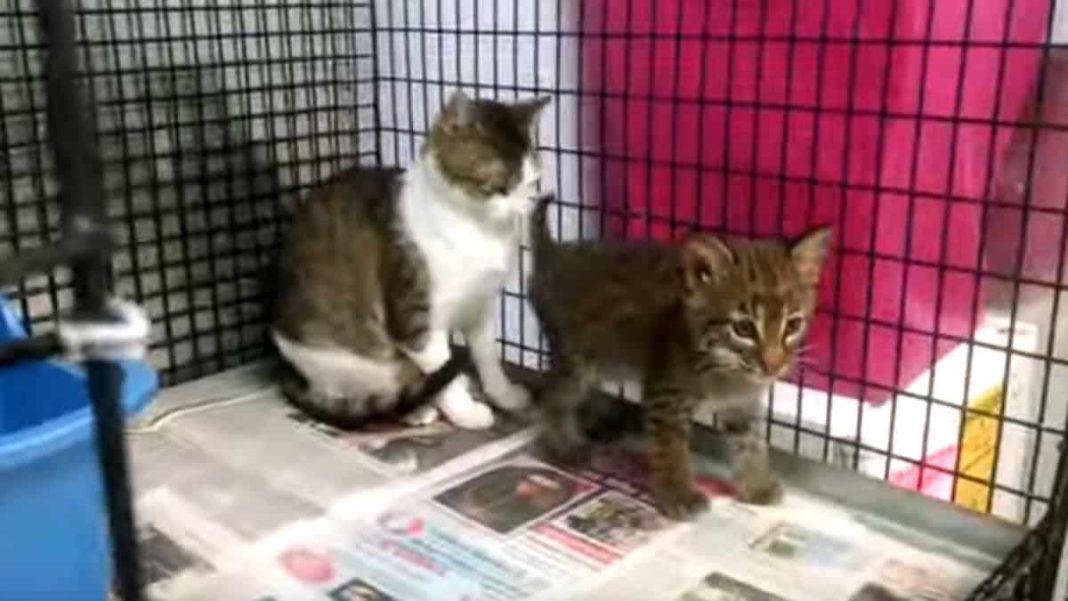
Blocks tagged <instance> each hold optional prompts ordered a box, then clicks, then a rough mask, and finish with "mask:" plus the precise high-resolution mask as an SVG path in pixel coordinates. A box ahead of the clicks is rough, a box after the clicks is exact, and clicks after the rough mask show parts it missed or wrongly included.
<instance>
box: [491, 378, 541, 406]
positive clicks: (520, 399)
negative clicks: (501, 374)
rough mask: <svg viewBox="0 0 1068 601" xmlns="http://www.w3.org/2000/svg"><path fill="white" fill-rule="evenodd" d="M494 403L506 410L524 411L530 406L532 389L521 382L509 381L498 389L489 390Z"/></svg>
mask: <svg viewBox="0 0 1068 601" xmlns="http://www.w3.org/2000/svg"><path fill="white" fill-rule="evenodd" d="M486 394H488V395H489V396H490V398H491V399H493V403H494V404H495V405H497V406H498V407H500V408H501V409H504V410H505V411H512V412H517V411H522V410H524V409H526V408H528V407H530V400H531V395H530V391H529V390H527V389H526V388H525V387H523V386H520V385H519V384H514V383H512V382H508V383H507V385H506V386H503V387H501V388H499V389H497V390H487V391H486Z"/></svg>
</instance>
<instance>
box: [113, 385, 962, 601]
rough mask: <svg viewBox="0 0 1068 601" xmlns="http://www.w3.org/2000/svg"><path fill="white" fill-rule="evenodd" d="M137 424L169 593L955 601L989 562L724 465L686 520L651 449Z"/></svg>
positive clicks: (507, 437) (310, 428)
mask: <svg viewBox="0 0 1068 601" xmlns="http://www.w3.org/2000/svg"><path fill="white" fill-rule="evenodd" d="M160 416H164V417H163V418H162V419H161V418H160ZM135 431H136V432H137V436H135V437H134V438H133V442H132V445H131V446H132V450H133V455H134V462H135V468H136V469H135V476H136V483H137V485H138V490H139V498H138V509H139V518H140V521H141V529H140V533H141V539H142V546H143V547H144V549H145V552H144V555H145V557H144V560H143V561H144V564H145V571H146V574H147V575H148V576H149V589H148V590H149V595H150V596H151V598H152V599H156V600H158V601H190V600H204V601H229V600H233V601H269V600H274V601H282V600H297V601H301V600H309V601H310V600H332V601H337V600H342V601H348V600H368V599H372V600H383V601H388V600H396V601H421V600H424V599H425V600H432V601H451V600H456V601H463V600H468V601H475V600H485V601H518V600H525V599H531V600H535V601H548V600H558V599H559V600H566V599H581V600H586V599H589V600H598V599H605V600H608V599H611V600H613V601H615V600H626V599H634V600H635V601H638V600H641V601H657V600H661V599H662V600H663V601H725V600H732V601H838V600H841V601H874V600H890V601H896V600H926V601H942V600H945V601H951V600H954V599H961V598H964V597H965V596H966V594H967V592H968V590H970V588H971V587H972V586H974V585H975V584H976V583H977V582H978V581H979V580H980V579H981V578H982V575H983V574H982V569H981V568H980V567H975V566H969V565H965V564H963V563H960V562H957V561H954V560H952V559H949V558H947V557H941V556H938V555H935V554H932V553H930V552H926V551H921V550H919V549H917V548H915V547H913V546H910V545H909V544H908V543H907V542H905V541H903V540H897V539H895V538H893V537H891V536H889V535H887V534H886V532H882V531H876V530H874V529H872V528H870V527H868V526H867V525H866V524H865V521H864V520H862V519H855V518H857V516H852V515H850V514H849V513H848V511H847V510H844V509H843V508H841V507H838V506H832V505H829V504H827V503H823V502H820V501H819V500H816V499H813V498H810V497H806V496H805V495H803V494H801V493H796V492H791V493H790V494H788V495H787V498H786V501H785V503H784V504H783V505H781V506H778V507H773V508H754V507H750V506H746V505H742V504H740V503H737V502H736V501H735V500H734V499H733V496H732V495H733V487H732V486H731V485H730V483H729V481H728V480H727V479H726V478H723V477H722V475H723V474H722V471H717V470H716V469H701V470H700V471H701V472H702V474H703V475H702V476H701V478H700V484H701V487H702V489H703V490H704V491H705V492H706V494H708V495H709V496H710V497H711V498H712V509H711V511H710V512H708V513H707V514H706V515H704V516H702V517H701V518H700V519H699V520H698V521H696V522H693V523H683V524H679V523H673V522H670V521H667V520H665V519H664V518H663V517H661V516H660V514H659V513H658V512H657V511H656V510H655V508H654V506H653V502H652V498H651V496H650V494H649V492H648V490H647V489H646V488H645V485H644V482H645V476H646V474H647V470H648V466H647V465H646V464H645V460H644V455H643V453H641V452H640V451H639V450H636V449H632V448H628V447H614V448H610V449H605V450H603V451H601V452H599V453H597V454H596V455H595V456H594V457H593V458H592V460H591V461H590V462H589V463H588V465H586V466H584V467H582V468H571V469H565V468H562V467H560V466H555V465H552V464H551V463H549V462H547V461H545V460H544V459H543V458H541V457H539V456H538V454H537V452H536V451H535V446H534V445H532V444H531V442H532V439H533V434H532V432H530V431H528V430H523V429H521V427H520V426H519V425H517V424H512V423H506V424H504V425H502V426H501V427H499V428H496V429H494V430H492V431H489V432H480V433H471V432H460V433H457V432H454V431H452V430H450V429H449V428H447V427H445V426H442V425H435V426H432V427H429V428H418V429H395V428H394V429H389V428H383V429H380V430H379V431H374V432H365V433H360V434H347V433H339V432H336V431H333V430H330V429H329V428H324V427H322V426H320V425H318V424H314V423H310V422H308V421H307V420H306V419H304V418H303V416H300V415H299V414H296V413H294V412H293V410H292V409H291V408H289V407H288V406H286V405H285V404H284V403H282V402H281V401H280V399H279V398H278V397H277V394H276V393H274V392H273V391H272V390H262V391H261V392H260V393H259V394H248V395H246V396H245V397H244V398H242V399H240V400H239V401H235V400H234V399H225V398H224V399H219V400H218V401H217V402H214V403H195V404H186V405H183V404H181V403H177V404H175V406H172V407H169V408H168V407H165V408H163V409H162V410H159V411H157V412H156V413H155V416H154V417H152V416H150V419H148V420H146V422H145V423H142V424H141V425H140V426H138V427H136V429H135ZM223 475H225V476H223ZM222 482H233V483H234V487H233V489H232V490H231V489H228V488H226V486H225V485H224V484H222ZM250 524H251V525H250Z"/></svg>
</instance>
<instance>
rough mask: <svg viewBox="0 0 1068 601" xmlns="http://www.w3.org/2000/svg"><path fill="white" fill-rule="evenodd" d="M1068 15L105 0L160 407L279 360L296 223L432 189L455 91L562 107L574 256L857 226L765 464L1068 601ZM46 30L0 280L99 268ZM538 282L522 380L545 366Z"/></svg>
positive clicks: (68, 287)
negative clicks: (849, 496) (365, 175)
mask: <svg viewBox="0 0 1068 601" xmlns="http://www.w3.org/2000/svg"><path fill="white" fill-rule="evenodd" d="M1062 8H1063V6H1061V2H1059V0H981V1H980V0H952V1H950V0H888V1H885V2H883V1H876V0H818V1H815V2H807V1H805V0H670V1H668V2H662V1H661V2H658V1H655V0H616V1H612V0H585V1H580V0H524V1H522V2H520V1H519V0H406V1H403V2H396V1H390V0H374V1H368V2H364V1H360V0H355V1H348V2H335V1H331V0H322V1H320V0H307V1H301V2H289V1H281V0H233V1H231V2H225V3H207V2H197V1H195V0H179V1H172V2H166V1H164V0H85V1H82V2H77V3H75V4H74V6H73V9H74V17H75V18H74V21H73V25H74V34H75V37H76V39H77V46H76V51H77V52H78V53H79V54H78V57H77V58H78V59H79V61H80V62H79V65H80V67H79V69H78V70H77V72H76V76H74V77H72V78H70V79H71V82H70V83H77V84H78V85H79V86H80V91H81V93H82V95H83V97H84V98H85V99H86V100H87V101H88V103H89V105H90V106H91V111H90V113H89V114H91V116H92V118H93V119H92V125H93V131H94V133H95V140H96V145H95V147H96V148H98V149H99V154H100V159H101V160H100V162H99V167H100V170H99V171H100V178H101V179H100V182H101V186H100V187H101V189H102V197H103V206H104V209H105V210H106V214H107V215H106V216H107V218H108V219H110V222H111V225H112V229H113V233H114V235H115V237H116V242H115V246H114V253H113V260H112V261H111V263H110V265H109V266H108V274H109V276H110V282H111V285H112V287H113V288H114V290H115V291H116V293H117V294H118V295H120V296H123V297H126V298H129V299H131V300H133V301H135V302H136V303H138V304H139V305H141V306H142V307H144V308H145V309H146V310H147V312H148V314H149V315H150V317H151V318H152V321H153V323H154V325H155V329H154V331H153V333H152V339H151V343H150V359H151V361H152V363H153V365H154V366H155V367H156V368H157V369H158V370H159V371H160V373H161V375H162V377H163V381H164V383H165V384H176V383H180V382H183V381H188V380H191V379H195V378H198V377H201V376H205V375H208V374H211V373H214V372H218V371H221V370H224V369H227V368H230V367H234V366H238V365H243V364H247V363H250V362H254V361H257V360H260V359H263V358H266V357H268V356H269V353H270V347H269V343H268V339H267V337H266V335H265V334H266V327H265V326H266V323H265V322H266V319H265V309H264V306H265V305H264V302H263V300H264V299H263V296H264V286H263V280H262V274H263V273H264V271H265V270H266V268H268V267H269V266H270V265H271V262H272V261H273V258H274V251H275V249H276V246H277V243H278V240H279V236H280V234H281V232H282V231H284V227H285V223H286V217H287V214H288V210H289V208H290V207H291V206H292V204H293V202H294V201H295V200H296V199H297V198H298V197H299V196H300V195H301V194H302V192H303V191H305V190H307V189H308V188H309V187H311V186H314V185H315V184H317V183H318V182H321V181H323V180H324V179H326V178H327V177H329V176H330V175H331V174H332V173H334V172H336V171H338V170H340V169H342V168H343V167H346V166H348V165H351V164H353V163H362V164H389V165H395V164H400V165H403V164H406V163H407V162H408V161H409V160H411V158H412V157H413V156H415V154H416V153H417V152H418V148H419V146H420V144H421V140H422V136H423V134H424V132H426V130H427V129H428V126H429V123H430V120H431V119H432V117H433V115H434V113H435V112H436V111H437V110H438V108H439V107H440V106H441V105H442V104H443V102H444V100H445V99H446V98H447V96H448V94H449V93H451V91H452V90H453V89H455V88H463V89H465V90H467V91H468V92H471V93H473V94H477V95H479V96H489V97H498V98H503V99H511V98H515V97H523V96H533V95H535V94H549V95H551V96H552V97H553V103H552V105H551V106H550V108H549V109H548V110H547V112H546V114H545V116H544V117H543V121H542V123H541V128H540V133H539V140H540V148H541V151H542V156H543V161H544V177H543V183H542V185H543V187H544V188H546V189H552V190H554V191H555V192H556V194H557V198H558V201H557V203H556V206H555V207H554V211H555V213H554V215H555V217H556V218H555V224H554V227H555V229H556V232H555V233H556V234H557V235H558V236H561V237H572V238H573V237H580V236H584V237H610V236H616V237H620V236H622V237H660V238H667V237H673V236H675V235H677V234H679V233H681V232H683V231H686V230H689V229H693V228H706V229H711V230H715V231H726V232H730V233H733V234H742V235H755V234H780V235H787V234H793V233H796V232H797V231H798V230H799V229H800V228H801V227H802V226H803V225H805V224H806V223H809V222H816V221H819V222H824V223H831V224H832V225H833V226H834V228H835V236H836V249H835V253H834V255H835V256H834V258H833V260H832V262H831V266H830V268H829V272H830V273H829V277H828V281H827V282H825V289H824V290H823V297H822V298H823V300H822V305H821V310H820V322H821V328H822V329H821V330H820V331H818V332H814V337H815V338H816V339H817V340H816V342H817V343H818V344H819V350H818V351H817V352H816V353H815V354H814V356H813V357H812V358H810V359H809V360H807V361H806V365H804V366H803V367H804V369H802V370H801V371H800V372H799V374H798V375H797V376H796V377H795V378H794V379H793V380H792V381H791V382H790V383H786V384H784V385H783V386H782V387H777V388H776V389H775V391H774V394H773V396H772V398H771V399H770V402H769V411H770V420H769V429H768V436H769V438H770V439H771V441H772V443H773V444H774V445H775V446H777V447H779V448H782V449H785V450H788V451H790V452H793V453H796V454H800V455H804V456H807V457H809V458H813V459H817V460H820V461H825V462H828V463H833V464H836V465H840V466H843V467H846V468H849V469H854V470H858V471H861V472H864V473H867V474H869V475H873V476H876V477H879V478H882V479H886V480H889V481H891V482H893V483H895V484H897V485H899V486H905V487H909V488H914V489H919V490H923V491H924V492H925V493H927V494H931V495H933V496H940V497H942V498H943V499H945V500H948V501H950V502H955V503H957V504H961V505H966V506H969V507H971V508H973V509H975V510H977V511H980V512H986V513H991V514H993V515H995V516H998V517H1001V518H1004V519H1008V520H1012V521H1015V522H1019V523H1022V524H1025V525H1027V526H1029V527H1030V528H1031V529H1032V530H1031V534H1030V535H1029V536H1028V537H1027V538H1026V539H1025V540H1024V541H1023V543H1022V544H1021V545H1020V547H1019V548H1018V549H1017V550H1016V551H1015V552H1013V553H1012V554H1011V555H1010V556H1009V557H1008V558H1006V561H1005V564H1004V565H1003V566H1002V568H1001V569H1000V570H999V571H998V572H997V573H995V574H993V575H992V576H991V577H990V579H989V580H988V581H987V582H985V583H984V584H983V585H982V586H980V587H979V589H977V590H976V592H975V593H974V595H973V597H972V598H974V599H1032V600H1038V599H1052V598H1053V595H1054V588H1055V585H1056V576H1057V573H1058V567H1059V565H1060V562H1061V555H1062V546H1063V543H1064V534H1065V529H1066V527H1068V496H1066V495H1068V491H1066V490H1065V487H1068V476H1066V472H1068V464H1065V463H1064V461H1063V459H1062V457H1063V454H1062V452H1061V447H1062V444H1063V439H1064V432H1065V428H1066V420H1068V411H1066V406H1068V404H1066V403H1065V395H1066V394H1068V371H1066V368H1068V344H1066V343H1065V337H1064V335H1065V334H1066V333H1068V330H1066V329H1065V328H1066V325H1068V319H1066V318H1062V313H1063V312H1064V311H1063V309H1062V306H1061V303H1060V300H1061V294H1062V291H1063V290H1064V278H1065V273H1064V272H1065V265H1064V263H1065V260H1064V258H1065V245H1066V242H1068V204H1066V203H1068V178H1066V176H1065V175H1064V170H1063V168H1060V162H1059V159H1061V158H1062V157H1065V156H1066V155H1068V134H1066V132H1068V111H1066V110H1065V109H1066V108H1068V94H1066V93H1068V80H1066V77H1068V75H1066V74H1068V61H1066V59H1068V54H1065V52H1064V50H1063V44H1062V42H1063V41H1064V40H1068V26H1066V25H1065V23H1068V22H1066V21H1063V20H1061V19H1060V18H1058V15H1060V14H1061V13H1060V12H1059V9H1062ZM47 31H48V30H47V29H42V28H41V27H40V26H39V13H38V7H37V4H36V3H34V2H32V1H31V0H5V2H4V3H3V4H0V208H2V210H3V219H0V256H22V257H25V256H27V253H29V255H30V256H33V255H34V253H40V252H43V251H42V249H48V248H53V247H54V246H55V245H56V244H57V243H59V244H60V246H61V247H62V241H63V240H68V241H69V240H70V238H69V237H65V236H64V235H63V233H64V231H65V230H64V228H63V223H64V220H63V219H62V218H61V216H62V215H63V214H65V213H64V211H61V210H58V208H57V205H56V204H55V203H53V202H52V200H53V198H54V197H55V196H56V195H57V193H59V192H61V191H62V190H68V191H69V190H70V185H71V180H70V179H69V177H68V176H69V173H67V171H65V169H67V168H66V167H64V163H63V160H64V159H63V158H62V154H61V153H60V154H53V152H52V151H51V150H50V146H49V143H50V142H51V143H53V144H55V143H58V140H59V139H60V137H58V136H56V135H55V130H54V129H53V130H49V119H48V117H47V115H48V114H49V113H48V108H49V106H50V103H54V102H55V101H56V99H55V97H54V96H55V95H56V94H57V93H61V92H57V91H56V90H57V89H58V88H55V87H53V88H49V87H48V86H46V83H48V81H49V79H48V75H49V73H53V74H54V73H55V68H54V65H53V69H52V70H51V71H49V70H46V65H48V64H49V63H48V62H47V61H46V60H45V59H46V57H48V56H50V53H54V52H55V51H56V44H57V42H56V40H55V39H54V38H48V37H47V36H46V35H44V34H43V33H42V32H47ZM1062 90H1063V91H1062ZM53 127H55V126H54V125H53ZM61 129H62V128H61ZM63 131H66V130H63ZM75 185H76V186H77V184H75ZM60 198H61V200H64V204H63V206H64V207H68V206H69V205H68V204H67V203H69V202H71V201H69V200H65V198H66V197H63V196H62V195H61V197H60ZM79 256H80V255H79ZM66 258H69V257H66ZM523 263H524V264H523V265H521V268H520V271H519V273H518V274H516V277H515V278H514V279H513V281H512V282H511V283H510V284H509V285H508V287H507V289H506V290H505V292H504V294H503V295H502V298H501V306H500V320H501V332H502V337H501V350H502V355H503V356H504V357H505V358H506V359H507V360H508V361H510V362H512V363H516V364H519V365H521V366H524V367H529V368H539V367H541V366H542V362H543V361H544V358H545V348H544V345H543V344H542V342H541V339H540V333H539V330H538V325H537V323H536V322H535V320H534V318H533V315H532V313H531V311H530V310H529V309H528V308H527V306H526V305H525V298H526V290H525V282H524V280H525V276H526V273H525V271H526V269H525V267H526V265H527V263H526V261H524V262H523ZM4 269H5V270H6V272H5V273H7V274H14V275H16V276H20V275H22V272H21V269H19V268H18V266H10V265H9V266H6V267H5V268H4ZM71 273H74V274H75V275H74V276H72V275H71ZM78 274H82V275H78ZM84 277H85V276H84V273H83V270H80V269H76V270H74V271H73V272H67V271H60V272H56V273H53V274H48V275H34V276H30V277H24V278H22V279H21V280H20V281H19V283H18V289H17V293H16V294H15V298H16V299H17V302H18V304H19V306H20V309H21V313H22V315H23V317H24V320H25V322H26V324H27V326H28V327H29V328H30V330H31V331H32V332H33V333H35V334H37V335H38V336H46V335H47V334H48V333H49V332H52V331H53V330H54V328H55V324H56V319H57V317H58V316H59V315H61V314H64V313H67V312H69V311H70V310H71V309H73V308H74V307H75V304H76V303H84V302H85V301H84V298H85V294H84V290H83V289H84V286H85V284H84V281H83V280H84ZM6 280H8V281H10V280H12V278H11V277H7V278H6ZM79 282H82V283H79ZM80 290H82V292H79V291H80ZM79 299H80V300H79ZM120 450H121V448H120ZM123 486H124V485H123ZM120 488H121V486H120ZM127 552H131V551H127ZM132 578H134V579H136V575H134V576H132ZM131 586H132V585H131Z"/></svg>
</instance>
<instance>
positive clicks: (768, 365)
mask: <svg viewBox="0 0 1068 601" xmlns="http://www.w3.org/2000/svg"><path fill="white" fill-rule="evenodd" d="M760 363H761V364H763V366H764V371H765V372H766V373H767V374H768V375H769V376H778V375H779V374H780V373H782V370H783V368H784V367H786V353H784V352H783V350H782V349H781V348H774V347H771V348H766V349H764V351H763V352H762V353H761V354H760Z"/></svg>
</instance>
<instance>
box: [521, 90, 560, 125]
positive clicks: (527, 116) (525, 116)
mask: <svg viewBox="0 0 1068 601" xmlns="http://www.w3.org/2000/svg"><path fill="white" fill-rule="evenodd" d="M551 100H552V96H539V97H537V98H532V99H530V100H524V101H522V102H517V103H515V104H513V105H512V110H513V111H514V112H515V115H516V117H517V118H518V119H519V120H520V121H521V122H522V123H524V124H525V125H527V126H530V125H533V124H534V123H536V122H537V121H538V116H540V115H541V112H542V111H543V110H545V107H546V106H548V105H549V102H550V101H551Z"/></svg>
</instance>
